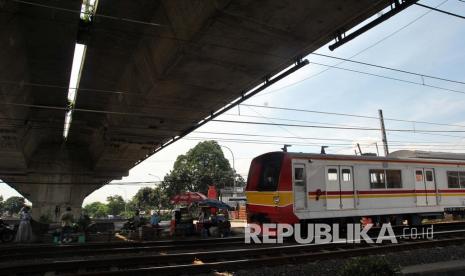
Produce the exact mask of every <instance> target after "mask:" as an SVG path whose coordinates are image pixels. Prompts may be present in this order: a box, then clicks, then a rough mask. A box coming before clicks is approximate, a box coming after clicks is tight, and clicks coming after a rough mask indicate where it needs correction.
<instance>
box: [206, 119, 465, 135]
mask: <svg viewBox="0 0 465 276" xmlns="http://www.w3.org/2000/svg"><path fill="white" fill-rule="evenodd" d="M211 121H213V122H220V123H234V124H252V125H269V126H288V127H303V128H323V129H341V130H361V131H379V130H380V129H379V128H370V127H335V126H317V125H302V124H282V123H265V122H253V121H232V120H220V119H213V120H211ZM386 131H393V132H433V133H434V132H439V133H441V132H446V133H447V132H451V133H465V130H425V129H421V130H420V129H418V130H417V129H386Z"/></svg>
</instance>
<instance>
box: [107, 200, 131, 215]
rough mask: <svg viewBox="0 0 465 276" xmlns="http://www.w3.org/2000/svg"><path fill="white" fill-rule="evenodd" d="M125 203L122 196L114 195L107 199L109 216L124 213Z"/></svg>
mask: <svg viewBox="0 0 465 276" xmlns="http://www.w3.org/2000/svg"><path fill="white" fill-rule="evenodd" d="M125 204H126V203H125V202H124V199H123V197H121V196H120V195H113V196H109V197H107V209H108V214H110V215H114V216H118V215H120V214H121V213H122V212H123V211H124V207H125Z"/></svg>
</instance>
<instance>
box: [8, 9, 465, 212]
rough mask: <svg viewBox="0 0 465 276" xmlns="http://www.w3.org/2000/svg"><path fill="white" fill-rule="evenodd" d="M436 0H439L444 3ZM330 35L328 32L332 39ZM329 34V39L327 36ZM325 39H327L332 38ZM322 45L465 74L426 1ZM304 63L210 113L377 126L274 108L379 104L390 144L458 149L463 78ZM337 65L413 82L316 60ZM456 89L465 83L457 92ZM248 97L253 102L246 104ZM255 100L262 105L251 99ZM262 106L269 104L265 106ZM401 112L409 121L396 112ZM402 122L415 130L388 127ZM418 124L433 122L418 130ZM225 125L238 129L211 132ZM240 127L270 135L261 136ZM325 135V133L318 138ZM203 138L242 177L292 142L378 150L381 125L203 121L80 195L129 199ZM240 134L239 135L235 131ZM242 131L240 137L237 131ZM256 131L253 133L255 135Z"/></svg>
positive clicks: (444, 21) (452, 22)
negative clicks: (339, 42)
mask: <svg viewBox="0 0 465 276" xmlns="http://www.w3.org/2000/svg"><path fill="white" fill-rule="evenodd" d="M421 3H423V4H426V5H431V6H438V5H440V6H439V8H440V9H443V10H447V11H450V12H454V13H457V14H461V15H465V3H463V2H461V1H458V0H448V1H443V0H442V1H432V0H431V1H421ZM441 3H442V4H441ZM331 43H332V42H331ZM331 43H329V44H331ZM329 44H328V45H329ZM328 45H325V46H323V47H322V48H320V49H318V50H317V51H316V53H321V54H326V55H331V56H336V57H341V58H350V59H353V60H357V61H361V62H366V63H371V64H377V65H382V66H387V67H392V68H397V69H401V70H406V71H411V72H416V73H420V74H423V75H431V76H437V77H442V78H447V79H452V80H457V81H465V76H464V75H463V72H464V68H465V67H464V65H465V51H464V49H465V20H463V19H460V18H456V17H452V16H450V15H445V14H441V13H438V12H435V11H429V10H428V9H425V8H423V7H419V6H415V5H413V6H412V7H410V8H408V9H406V10H405V11H403V12H401V13H400V14H398V15H396V16H394V17H392V18H391V19H389V20H388V21H386V22H384V23H382V24H381V25H378V26H377V27H375V28H373V29H371V30H369V31H368V32H366V33H364V34H363V35H361V36H359V37H357V38H356V39H354V40H352V41H350V42H349V43H347V44H345V45H343V46H341V47H339V48H337V49H336V50H334V51H333V52H331V51H330V50H328ZM306 58H307V59H308V60H309V61H310V62H311V63H310V64H309V65H307V66H305V67H304V68H302V69H300V70H299V71H297V72H296V73H294V74H292V75H290V76H289V77H287V78H285V79H284V80H282V81H280V82H278V83H276V84H275V85H273V86H271V87H269V88H267V89H266V90H264V91H262V92H261V93H260V94H258V95H256V96H254V97H252V98H251V99H249V100H248V101H246V102H244V103H243V104H242V105H241V106H240V107H236V108H233V109H231V110H230V111H228V112H227V113H226V114H225V115H222V116H220V117H219V118H217V119H223V120H237V121H254V122H266V123H283V124H300V125H319V126H339V127H340V126H349V127H370V128H379V120H377V119H369V118H358V117H348V116H335V115H329V114H320V113H310V112H296V111H284V110H277V109H272V108H270V107H286V108H294V109H304V110H311V111H323V112H332V113H346V114H357V115H364V116H373V117H377V116H378V110H379V109H382V110H383V115H384V117H385V119H386V120H385V126H386V129H388V131H387V139H388V143H389V146H390V151H391V152H392V151H394V150H399V149H413V150H415V149H416V150H433V151H448V152H464V153H465V141H464V139H465V135H464V133H460V132H456V133H453V132H444V131H457V130H458V131H460V130H465V108H464V107H465V95H464V94H465V85H461V84H454V83H450V82H444V81H438V80H432V79H430V78H427V77H423V78H422V77H419V76H413V75H408V74H403V73H397V72H392V71H389V70H384V69H379V68H374V67H368V66H364V65H359V64H354V63H350V62H344V63H341V64H339V63H340V62H341V61H340V60H336V59H331V58H324V57H321V56H315V55H309V56H307V57H306ZM312 62H314V63H319V64H326V65H336V64H338V65H337V66H338V67H343V68H347V69H350V70H358V71H363V72H367V73H370V74H378V75H383V76H389V77H391V78H398V79H402V80H406V81H410V82H416V83H420V84H421V83H425V84H427V85H429V86H437V87H443V88H446V89H450V90H454V91H456V92H452V91H445V90H442V89H438V88H433V87H428V86H423V85H416V84H412V83H406V82H401V81H397V80H392V79H384V78H380V77H376V76H371V75H366V74H359V73H355V72H350V71H346V70H340V69H337V68H330V69H329V70H328V67H325V66H321V65H317V64H314V63H312ZM461 91H463V92H464V93H460V92H461ZM248 105H254V106H248ZM257 106H261V107H257ZM266 107H268V108H266ZM390 119H401V120H409V121H417V122H416V123H413V122H399V121H393V120H390ZM418 121H423V122H425V121H426V122H435V123H442V124H454V125H462V126H457V127H451V126H444V125H431V124H424V123H418ZM395 129H409V130H415V131H414V132H413V131H412V132H397V131H390V130H395ZM421 130H437V131H441V132H436V133H428V134H426V133H421ZM209 132H215V133H232V134H235V135H226V134H212V133H209ZM245 134H247V135H268V136H277V137H260V136H246V135H245ZM309 138H318V139H332V140H315V139H309ZM202 140H218V142H219V144H220V145H222V146H224V147H223V148H222V149H223V152H224V155H225V157H226V158H227V159H228V160H230V163H231V164H232V163H233V162H232V160H233V158H232V154H231V152H230V151H229V150H228V149H227V148H226V147H228V148H230V149H231V151H232V152H233V154H234V161H235V162H234V164H233V165H234V167H235V169H236V171H237V172H238V173H239V174H241V175H242V176H243V177H244V178H246V177H247V173H248V169H249V165H250V162H251V160H252V158H254V157H256V156H258V155H260V154H263V153H266V152H270V151H279V150H280V149H281V148H282V147H283V145H284V144H291V145H292V147H290V148H289V151H294V152H319V151H320V146H322V145H327V146H329V147H328V148H327V150H326V152H327V153H335V154H354V150H355V145H356V143H360V145H361V148H362V151H363V152H375V153H376V145H375V144H374V143H375V142H376V143H377V144H378V147H379V152H380V154H381V155H383V150H382V143H381V133H380V131H360V130H353V129H323V128H308V127H305V128H304V127H289V126H266V125H253V124H233V123H220V122H210V123H207V124H206V125H204V126H202V127H201V128H199V129H197V130H196V131H194V132H193V133H191V134H189V135H188V136H186V137H185V138H184V139H182V140H180V141H178V142H176V143H174V144H172V145H170V146H168V147H166V148H165V149H164V150H162V151H160V152H158V153H157V154H155V155H153V156H152V157H150V158H148V159H147V160H145V161H144V162H142V163H140V164H139V165H138V166H136V167H134V168H133V169H132V170H130V172H129V176H128V177H125V178H123V179H122V180H119V181H113V182H112V183H121V184H118V185H111V184H110V185H106V186H103V187H102V188H100V189H99V190H97V191H95V192H94V193H92V194H91V195H89V196H88V197H87V198H86V199H85V201H84V205H85V204H88V203H91V202H94V201H102V202H104V201H105V199H106V197H107V196H110V195H115V194H118V195H121V196H122V197H123V198H124V199H125V200H128V199H130V198H131V197H132V196H133V195H134V194H135V193H136V192H137V190H138V189H139V188H141V187H143V186H149V187H154V186H155V185H156V183H157V182H159V181H160V180H161V179H163V177H164V176H165V175H166V174H167V173H169V171H170V170H171V169H172V166H173V163H174V161H175V159H176V157H177V156H178V155H180V154H184V153H186V152H187V151H188V150H189V149H190V148H192V147H194V146H195V145H196V144H197V143H198V142H199V141H202ZM238 140H242V141H238ZM244 140H246V141H244ZM256 140H258V141H259V142H257V141H256ZM152 181H153V182H154V183H146V184H144V185H142V184H139V185H135V184H132V185H124V183H125V182H152ZM0 195H2V196H3V197H4V198H8V197H10V196H13V195H19V194H18V193H17V192H16V191H15V190H13V189H12V188H10V187H9V186H7V185H6V184H4V183H0Z"/></svg>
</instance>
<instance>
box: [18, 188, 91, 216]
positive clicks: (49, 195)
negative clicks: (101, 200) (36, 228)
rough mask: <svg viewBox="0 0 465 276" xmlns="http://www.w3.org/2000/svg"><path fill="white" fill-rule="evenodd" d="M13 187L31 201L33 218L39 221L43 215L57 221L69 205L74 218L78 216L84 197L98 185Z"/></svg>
mask: <svg viewBox="0 0 465 276" xmlns="http://www.w3.org/2000/svg"><path fill="white" fill-rule="evenodd" d="M13 187H14V188H16V189H17V190H18V192H19V193H21V194H22V195H24V197H26V198H27V199H28V200H29V201H31V202H32V218H33V219H34V220H38V221H39V220H40V219H41V217H44V218H48V219H49V220H51V221H54V222H57V221H59V220H60V216H61V214H62V213H63V212H65V211H66V208H67V207H71V210H72V212H73V214H74V216H75V217H76V218H77V217H79V215H80V214H81V206H82V202H83V201H84V199H85V198H86V197H87V196H88V195H89V194H90V193H92V192H93V191H94V190H96V189H98V188H99V187H100V186H99V185H95V184H94V185H87V184H74V185H68V184H67V185H58V184H56V185H55V184H47V185H46V184H21V185H18V184H16V185H13ZM56 206H58V207H59V209H60V212H59V214H58V216H55V208H56Z"/></svg>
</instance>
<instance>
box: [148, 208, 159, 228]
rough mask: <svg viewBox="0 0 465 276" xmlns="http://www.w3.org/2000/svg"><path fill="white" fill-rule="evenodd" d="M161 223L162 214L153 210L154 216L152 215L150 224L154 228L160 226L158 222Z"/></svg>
mask: <svg viewBox="0 0 465 276" xmlns="http://www.w3.org/2000/svg"><path fill="white" fill-rule="evenodd" d="M159 223H160V216H159V214H158V213H157V212H155V211H153V213H152V216H151V217H150V224H151V225H152V227H154V228H158V226H159V225H158V224H159Z"/></svg>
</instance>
